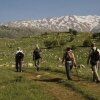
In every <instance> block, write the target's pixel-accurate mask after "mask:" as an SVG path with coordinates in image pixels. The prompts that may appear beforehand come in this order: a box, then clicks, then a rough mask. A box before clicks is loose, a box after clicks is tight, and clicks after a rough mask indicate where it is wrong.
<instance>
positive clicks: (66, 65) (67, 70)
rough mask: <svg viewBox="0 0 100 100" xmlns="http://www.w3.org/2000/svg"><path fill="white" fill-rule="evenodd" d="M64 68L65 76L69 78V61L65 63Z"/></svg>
mask: <svg viewBox="0 0 100 100" xmlns="http://www.w3.org/2000/svg"><path fill="white" fill-rule="evenodd" d="M65 69H66V75H67V78H68V80H70V79H71V74H70V64H69V63H66V64H65Z"/></svg>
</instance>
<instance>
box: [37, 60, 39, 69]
mask: <svg viewBox="0 0 100 100" xmlns="http://www.w3.org/2000/svg"><path fill="white" fill-rule="evenodd" d="M39 67H40V59H37V71H39Z"/></svg>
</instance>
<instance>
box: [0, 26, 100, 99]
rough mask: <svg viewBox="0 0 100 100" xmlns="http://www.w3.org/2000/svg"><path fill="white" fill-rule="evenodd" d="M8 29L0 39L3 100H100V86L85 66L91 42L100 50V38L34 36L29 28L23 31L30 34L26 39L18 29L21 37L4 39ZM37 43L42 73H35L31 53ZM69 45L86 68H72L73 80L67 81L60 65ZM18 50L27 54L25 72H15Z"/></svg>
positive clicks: (89, 69)
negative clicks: (15, 57) (39, 49)
mask: <svg viewBox="0 0 100 100" xmlns="http://www.w3.org/2000/svg"><path fill="white" fill-rule="evenodd" d="M10 29H11V28H10ZM5 30H6V31H7V30H9V28H7V27H4V26H2V27H0V36H1V37H3V38H0V91H1V92H0V100H27V99H28V100H61V99H62V100H66V99H68V98H70V100H80V98H81V100H100V95H99V92H100V88H99V87H100V84H96V83H93V82H92V73H91V68H90V65H87V64H86V61H87V56H88V51H89V47H88V46H89V45H90V41H92V42H96V44H97V47H98V48H100V41H98V38H99V37H95V38H93V36H92V33H77V35H75V34H70V33H60V32H59V34H58V33H56V32H54V33H50V32H49V33H47V32H45V33H44V34H38V35H33V34H31V32H29V30H27V29H26V30H27V31H26V30H25V31H24V32H25V33H27V32H29V34H30V35H26V36H24V35H22V34H21V33H20V32H22V30H21V29H18V30H17V31H18V32H19V33H20V35H17V34H16V36H14V38H13V36H12V38H7V37H6V38H5V36H4V34H5V32H6V31H5ZM11 30H13V28H12V29H11ZM14 30H15V29H14ZM20 30H21V31H20ZM3 31H4V33H3ZM1 33H3V36H2V34H1ZM13 34H14V33H13ZM8 37H9V36H8ZM15 37H17V38H15ZM84 41H85V42H84ZM36 44H38V45H39V46H40V48H41V49H42V61H41V69H40V71H39V72H36V69H35V67H34V65H33V61H32V50H33V48H35V45H36ZM67 46H71V47H72V49H73V52H74V53H75V56H76V60H77V65H84V66H85V68H78V69H77V70H76V69H75V68H73V70H72V78H73V81H68V80H66V75H65V68H64V65H62V64H61V59H62V55H63V52H64V50H65V48H66V47H67ZM17 47H21V48H22V50H23V52H24V53H25V58H24V62H23V72H22V73H16V72H15V59H14V56H15V51H16V48H17ZM77 71H78V73H77ZM99 74H100V71H99ZM54 86H55V87H54ZM62 91H63V92H64V93H66V92H67V93H68V94H69V97H68V95H67V94H66V96H63V95H62ZM64 97H65V98H64Z"/></svg>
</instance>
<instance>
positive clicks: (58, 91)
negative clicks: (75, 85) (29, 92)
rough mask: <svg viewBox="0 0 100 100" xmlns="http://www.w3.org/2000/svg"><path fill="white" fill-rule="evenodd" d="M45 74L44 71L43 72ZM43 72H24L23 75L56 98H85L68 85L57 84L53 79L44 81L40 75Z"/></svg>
mask: <svg viewBox="0 0 100 100" xmlns="http://www.w3.org/2000/svg"><path fill="white" fill-rule="evenodd" d="M44 74H45V75H46V73H45V72H44ZM44 74H37V75H36V74H35V75H34V74H28V73H24V76H25V77H26V78H27V79H29V80H34V81H36V82H37V84H39V85H41V86H42V88H44V89H45V90H46V91H48V92H49V93H50V94H51V95H53V96H54V97H55V98H56V100H86V98H84V97H83V96H82V95H81V94H79V93H77V92H75V91H73V90H72V89H70V88H69V87H65V86H63V85H61V84H57V82H55V81H54V80H53V81H52V82H51V81H45V80H42V79H41V77H42V76H43V75H44ZM48 80H49V79H48Z"/></svg>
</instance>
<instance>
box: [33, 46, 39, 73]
mask: <svg viewBox="0 0 100 100" xmlns="http://www.w3.org/2000/svg"><path fill="white" fill-rule="evenodd" d="M40 59H41V49H40V48H39V46H38V45H36V48H35V49H34V50H33V60H34V65H35V67H36V69H37V71H39V68H40Z"/></svg>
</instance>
